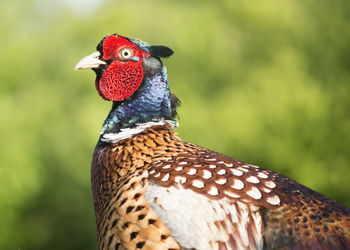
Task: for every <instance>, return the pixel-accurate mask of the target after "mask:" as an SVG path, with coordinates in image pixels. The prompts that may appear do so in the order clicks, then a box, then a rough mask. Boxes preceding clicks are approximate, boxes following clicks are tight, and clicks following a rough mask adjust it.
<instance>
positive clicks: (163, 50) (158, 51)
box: [150, 45, 174, 58]
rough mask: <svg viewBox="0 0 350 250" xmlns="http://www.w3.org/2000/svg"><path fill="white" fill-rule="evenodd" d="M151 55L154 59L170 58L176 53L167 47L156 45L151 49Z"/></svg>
mask: <svg viewBox="0 0 350 250" xmlns="http://www.w3.org/2000/svg"><path fill="white" fill-rule="evenodd" d="M150 53H151V55H152V56H154V57H158V58H160V57H169V56H171V55H172V54H173V53H174V51H173V50H172V49H170V48H168V47H166V46H161V45H156V46H151V47H150Z"/></svg>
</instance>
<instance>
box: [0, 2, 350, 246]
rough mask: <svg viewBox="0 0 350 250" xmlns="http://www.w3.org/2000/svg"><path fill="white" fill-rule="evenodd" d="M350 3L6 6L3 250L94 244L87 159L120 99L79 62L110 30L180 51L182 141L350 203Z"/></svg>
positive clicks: (0, 159) (0, 203)
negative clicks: (110, 97) (110, 96)
mask: <svg viewBox="0 0 350 250" xmlns="http://www.w3.org/2000/svg"><path fill="white" fill-rule="evenodd" d="M349 9H350V2H349V1H348V0H343V1H342V0H337V1H322V0H321V1H320V0H309V1H293V0H285V1H275V0H267V1H260V0H258V1H254V2H251V1H243V0H234V1H232V0H218V1H204V0H201V1H194V0H192V1H165V0H162V1H160V0H158V1H156V0H153V1H144V0H143V1H141V0H119V1H112V0H111V1H98V0H85V1H83V0H79V1H78V0H77V1H74V0H62V1H49V0H22V1H21V0H14V1H6V3H5V2H4V3H2V4H1V6H0V31H1V41H0V63H1V67H0V79H1V84H0V110H1V122H0V133H1V143H2V147H1V150H0V164H1V168H0V214H1V219H0V249H96V243H95V218H94V211H93V205H92V198H91V191H90V161H91V158H92V153H93V149H94V147H95V143H96V141H97V139H98V132H99V129H100V127H101V124H102V122H103V120H104V118H105V117H106V115H107V113H108V111H109V109H110V106H111V104H110V103H108V102H106V101H103V100H102V99H101V98H100V97H99V96H98V94H97V92H96V91H95V87H94V78H95V76H94V73H93V72H92V71H81V72H76V71H74V70H73V68H74V66H75V64H76V63H77V62H78V61H79V60H80V59H81V58H82V57H83V56H86V55H88V54H90V53H91V52H93V51H94V50H95V46H96V45H97V44H98V42H99V41H100V40H101V39H102V37H103V36H104V35H106V34H111V33H119V34H121V35H125V36H129V37H132V38H140V39H142V40H144V41H147V42H149V43H151V44H163V45H167V46H169V47H171V48H172V49H173V50H174V51H175V54H174V55H173V56H172V57H171V58H169V59H167V60H166V65H167V68H168V73H169V78H170V84H171V88H172V91H173V92H174V93H175V94H176V95H177V96H178V97H179V98H180V99H181V100H182V104H183V105H182V107H181V109H180V128H179V129H178V132H179V133H180V136H181V137H182V138H183V139H185V140H187V141H191V142H193V143H196V144H199V145H202V146H205V147H208V148H210V149H213V150H216V151H219V152H222V153H224V154H227V155H230V156H232V157H235V158H237V159H240V160H244V161H247V162H250V163H253V164H257V165H260V166H262V167H265V168H269V169H272V170H275V171H279V172H281V173H283V174H285V175H288V176H289V177H292V178H294V179H295V180H297V181H299V182H301V183H302V184H304V185H306V186H309V187H311V188H313V189H315V190H317V191H319V192H321V193H324V194H326V195H328V196H330V197H332V198H333V199H335V200H337V201H339V202H341V203H343V204H345V205H347V206H350V196H349V192H350V178H349V177H350V154H349V146H350V117H349V111H348V110H349V108H350V98H349V94H350V85H349V84H350V70H349V68H350V29H349V27H350V15H349V12H348V10H349Z"/></svg>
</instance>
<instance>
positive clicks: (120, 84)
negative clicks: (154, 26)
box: [96, 35, 149, 101]
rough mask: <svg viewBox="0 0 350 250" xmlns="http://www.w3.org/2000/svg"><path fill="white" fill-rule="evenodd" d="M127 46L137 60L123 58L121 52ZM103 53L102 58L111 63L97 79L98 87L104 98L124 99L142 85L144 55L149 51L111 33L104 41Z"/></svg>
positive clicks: (112, 99)
mask: <svg viewBox="0 0 350 250" xmlns="http://www.w3.org/2000/svg"><path fill="white" fill-rule="evenodd" d="M126 48H127V49H129V50H130V51H131V52H132V57H133V58H137V60H123V58H122V57H121V54H120V53H121V52H122V51H123V50H124V49H126ZM102 55H103V56H102V60H104V61H111V63H110V65H108V66H107V67H106V69H105V70H104V71H103V72H102V74H101V76H100V78H99V79H96V89H97V91H98V93H99V94H100V96H102V97H103V98H104V99H107V100H111V101H123V100H125V99H126V98H128V97H130V96H131V95H132V94H133V93H134V92H135V91H136V90H137V89H138V88H139V87H140V85H141V83H142V80H143V68H142V61H143V57H144V56H148V55H149V53H146V52H144V51H143V50H141V49H140V48H139V47H138V46H137V45H136V44H134V43H132V42H130V41H129V40H127V39H126V38H124V37H121V36H115V35H111V36H108V37H107V38H106V39H105V40H104V42H103V53H102Z"/></svg>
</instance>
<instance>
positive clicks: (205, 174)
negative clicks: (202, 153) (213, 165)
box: [202, 170, 213, 180]
mask: <svg viewBox="0 0 350 250" xmlns="http://www.w3.org/2000/svg"><path fill="white" fill-rule="evenodd" d="M211 177H213V174H212V173H211V172H210V171H209V170H203V175H202V178H203V179H206V180H208V179H210V178H211Z"/></svg>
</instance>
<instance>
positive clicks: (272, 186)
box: [265, 181, 276, 188]
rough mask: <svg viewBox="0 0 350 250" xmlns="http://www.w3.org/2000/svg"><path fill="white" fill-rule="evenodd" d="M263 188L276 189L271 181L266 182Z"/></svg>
mask: <svg viewBox="0 0 350 250" xmlns="http://www.w3.org/2000/svg"><path fill="white" fill-rule="evenodd" d="M265 186H266V187H269V188H275V187H276V183H274V182H273V181H266V182H265Z"/></svg>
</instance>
